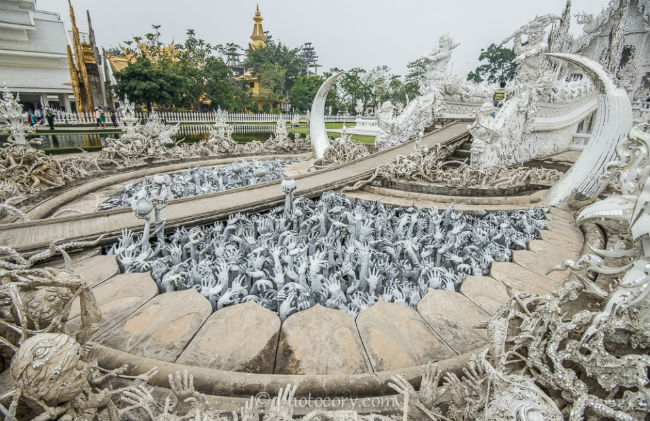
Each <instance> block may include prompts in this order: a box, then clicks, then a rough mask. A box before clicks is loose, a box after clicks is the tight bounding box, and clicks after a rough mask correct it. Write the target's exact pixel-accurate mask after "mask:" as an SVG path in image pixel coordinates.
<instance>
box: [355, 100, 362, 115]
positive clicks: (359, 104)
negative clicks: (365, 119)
mask: <svg viewBox="0 0 650 421" xmlns="http://www.w3.org/2000/svg"><path fill="white" fill-rule="evenodd" d="M363 108H364V106H363V101H362V100H360V99H357V105H355V107H354V111H356V112H357V116H362V115H363Z"/></svg>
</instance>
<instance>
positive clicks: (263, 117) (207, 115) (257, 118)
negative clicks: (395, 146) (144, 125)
mask: <svg viewBox="0 0 650 421" xmlns="http://www.w3.org/2000/svg"><path fill="white" fill-rule="evenodd" d="M54 114H55V116H54V117H55V121H56V124H57V125H63V126H68V125H69V126H75V125H84V124H95V116H94V114H93V113H82V114H77V113H66V112H64V111H55V112H54ZM104 115H105V117H106V124H109V125H110V124H111V119H110V115H109V113H108V112H105V113H104ZM158 115H159V116H160V118H161V119H162V120H163V121H165V122H166V123H168V124H176V123H214V121H215V119H216V113H215V112H213V111H207V112H179V111H167V112H160V113H158ZM136 116H137V117H139V118H140V119H141V120H142V122H145V121H146V119H147V114H146V113H136ZM280 118H282V119H283V120H285V121H287V122H291V121H296V119H297V120H298V121H300V122H302V123H306V122H308V117H307V115H306V114H288V113H284V114H267V113H226V119H227V121H228V122H229V123H277V121H278V120H279V119H280ZM355 118H356V117H355V116H351V115H326V116H325V121H327V122H343V121H344V122H346V123H354V121H355ZM118 119H119V117H118Z"/></svg>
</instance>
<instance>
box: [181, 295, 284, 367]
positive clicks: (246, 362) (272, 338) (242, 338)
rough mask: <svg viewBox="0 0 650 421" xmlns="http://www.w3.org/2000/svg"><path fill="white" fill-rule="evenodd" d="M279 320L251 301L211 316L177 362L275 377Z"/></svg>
mask: <svg viewBox="0 0 650 421" xmlns="http://www.w3.org/2000/svg"><path fill="white" fill-rule="evenodd" d="M279 333H280V319H279V318H278V316H277V315H276V314H275V313H273V312H271V311H269V310H267V309H265V308H263V307H261V306H260V305H258V304H256V303H255V302H254V301H248V302H246V303H243V304H237V305H234V306H230V307H226V308H223V309H221V310H218V311H217V312H215V313H214V314H212V315H211V316H210V317H209V318H208V320H206V321H205V323H204V324H203V326H202V327H201V329H200V330H199V331H198V332H197V334H196V335H195V336H194V338H193V339H192V341H191V342H190V343H189V344H188V345H187V347H186V348H185V350H184V351H183V353H182V354H181V355H180V356H179V357H178V359H177V360H176V362H177V363H179V364H186V365H192V366H199V367H207V368H213V369H217V370H227V371H244V372H248V373H265V374H271V373H273V363H274V361H275V353H276V350H277V346H278V335H279Z"/></svg>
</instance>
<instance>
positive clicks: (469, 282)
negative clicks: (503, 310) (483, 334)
mask: <svg viewBox="0 0 650 421" xmlns="http://www.w3.org/2000/svg"><path fill="white" fill-rule="evenodd" d="M460 292H461V294H463V295H464V296H465V297H467V298H469V299H470V300H471V301H472V302H473V303H474V304H476V305H477V306H479V307H481V309H483V311H485V312H486V313H488V314H494V313H496V311H497V310H498V309H499V307H501V306H502V305H503V304H505V303H506V302H508V300H509V299H510V296H509V295H508V290H507V289H506V286H505V285H504V284H503V283H502V282H499V281H497V280H496V279H494V278H490V277H489V276H468V277H467V278H466V279H465V281H464V282H463V284H462V285H461V286H460Z"/></svg>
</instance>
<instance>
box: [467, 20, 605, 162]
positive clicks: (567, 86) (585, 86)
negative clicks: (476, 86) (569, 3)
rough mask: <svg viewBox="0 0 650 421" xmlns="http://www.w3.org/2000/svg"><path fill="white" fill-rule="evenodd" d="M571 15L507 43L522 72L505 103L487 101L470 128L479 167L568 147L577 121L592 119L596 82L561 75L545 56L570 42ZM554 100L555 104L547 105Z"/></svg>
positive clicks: (535, 24) (527, 29)
mask: <svg viewBox="0 0 650 421" xmlns="http://www.w3.org/2000/svg"><path fill="white" fill-rule="evenodd" d="M568 19H570V15H567V14H566V13H565V15H563V18H559V17H557V16H553V15H545V16H541V17H537V18H535V19H533V20H532V21H531V22H529V23H528V24H526V25H524V26H522V27H521V28H520V29H518V30H517V31H515V33H513V34H512V35H511V36H509V37H508V38H506V39H505V40H504V42H503V43H506V42H508V41H510V40H513V41H514V51H515V54H516V55H517V56H516V59H515V60H516V62H517V63H518V65H519V67H518V72H517V76H516V78H515V81H514V82H513V83H512V84H511V85H512V86H511V87H510V88H509V91H508V97H507V98H506V102H505V104H504V105H503V107H501V108H499V109H494V108H493V107H492V105H493V104H492V103H491V102H485V103H484V104H483V105H482V106H481V108H480V110H479V111H478V112H477V115H476V120H475V122H474V123H473V124H472V125H471V126H470V128H469V130H470V133H471V134H472V136H473V138H474V141H473V143H472V147H471V156H470V162H471V165H472V166H474V167H484V168H485V167H491V166H496V165H512V164H521V163H524V162H527V161H530V160H533V159H536V158H541V157H545V156H549V155H553V154H556V153H559V152H562V151H564V150H567V149H568V148H569V146H570V145H571V143H572V142H573V135H574V134H575V132H576V129H577V126H578V124H579V123H580V122H581V121H582V120H584V119H586V118H589V116H590V115H591V113H592V112H593V111H594V110H595V108H596V106H597V103H596V99H595V97H594V96H592V94H591V84H590V83H589V82H587V81H586V80H585V81H581V80H569V81H566V80H562V81H558V80H557V70H556V69H555V68H554V66H553V65H552V63H551V61H550V60H549V58H548V57H546V56H545V55H544V53H546V52H547V51H549V49H550V48H551V46H550V42H549V41H548V38H547V35H546V28H547V27H548V26H549V25H551V24H552V23H554V22H558V21H559V22H560V23H559V27H556V28H555V29H552V30H551V31H550V35H549V36H548V37H549V38H551V41H553V42H554V47H553V48H554V49H559V48H560V47H561V46H566V45H567V43H566V34H565V32H566V30H567V29H568V27H567V26H566V25H568V23H567V22H566V21H567V20H568ZM551 101H553V102H554V104H553V105H552V106H550V105H546V104H549V103H550V102H551Z"/></svg>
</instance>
